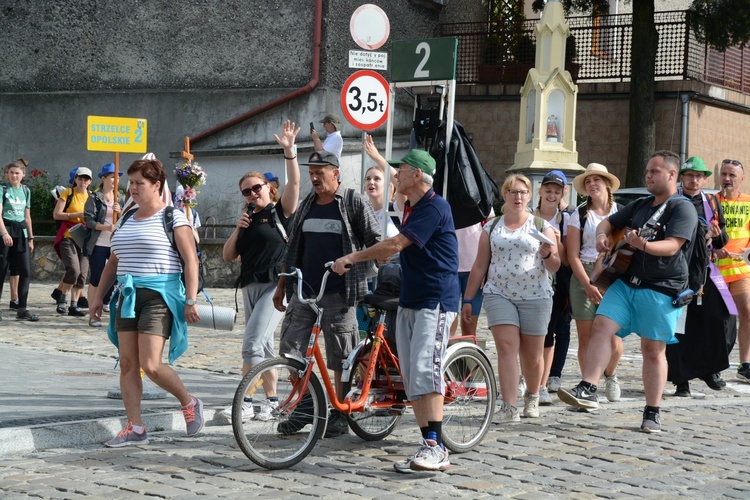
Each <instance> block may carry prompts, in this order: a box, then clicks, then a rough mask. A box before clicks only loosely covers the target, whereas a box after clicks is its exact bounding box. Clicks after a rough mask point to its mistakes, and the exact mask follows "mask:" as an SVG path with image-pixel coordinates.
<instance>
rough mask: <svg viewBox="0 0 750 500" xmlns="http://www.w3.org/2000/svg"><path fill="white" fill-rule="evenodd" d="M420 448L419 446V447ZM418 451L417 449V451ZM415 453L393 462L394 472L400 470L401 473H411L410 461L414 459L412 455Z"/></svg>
mask: <svg viewBox="0 0 750 500" xmlns="http://www.w3.org/2000/svg"><path fill="white" fill-rule="evenodd" d="M420 450H421V448H420ZM417 453H419V451H418V452H417ZM415 456H416V455H412V456H410V457H409V458H405V459H403V460H399V461H398V462H393V468H394V469H395V471H396V472H400V473H401V474H411V473H413V472H414V471H413V470H411V463H412V461H413V460H414V457H415Z"/></svg>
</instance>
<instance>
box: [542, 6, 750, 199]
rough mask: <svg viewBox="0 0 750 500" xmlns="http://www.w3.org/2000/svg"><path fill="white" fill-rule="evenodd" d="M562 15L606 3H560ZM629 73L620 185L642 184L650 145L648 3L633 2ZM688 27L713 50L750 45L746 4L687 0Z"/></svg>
mask: <svg viewBox="0 0 750 500" xmlns="http://www.w3.org/2000/svg"><path fill="white" fill-rule="evenodd" d="M545 3H546V2H545V0H534V2H533V3H532V8H533V9H534V10H535V11H540V10H542V9H543V8H544V4H545ZM562 3H563V8H564V9H565V12H570V11H571V10H576V11H580V12H593V13H595V14H596V13H597V12H608V10H609V1H608V0H562ZM632 5H633V33H632V37H633V39H632V43H631V49H630V50H631V57H630V60H631V73H630V124H629V131H630V135H629V138H628V162H627V173H626V176H625V185H626V186H638V185H641V184H643V178H644V174H645V169H646V164H647V163H648V158H649V157H650V156H651V153H652V152H653V151H654V147H655V144H656V139H655V133H654V129H655V124H654V114H655V111H654V100H655V89H656V82H655V81H654V74H655V67H656V51H657V48H658V44H659V34H658V32H657V31H656V26H655V24H654V11H655V9H654V0H635V1H633V2H632ZM689 11H690V15H689V23H690V26H691V29H692V30H693V31H694V32H695V33H696V36H697V38H698V40H699V41H701V42H703V41H705V42H708V43H709V44H710V45H712V46H714V47H716V48H717V49H719V50H726V48H727V47H730V46H732V45H735V44H738V43H747V42H748V41H749V40H750V9H748V0H693V3H692V5H691V7H690V9H689Z"/></svg>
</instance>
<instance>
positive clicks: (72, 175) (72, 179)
mask: <svg viewBox="0 0 750 500" xmlns="http://www.w3.org/2000/svg"><path fill="white" fill-rule="evenodd" d="M76 172H78V167H73V170H71V171H70V179H69V180H68V184H73V181H74V180H75V178H76Z"/></svg>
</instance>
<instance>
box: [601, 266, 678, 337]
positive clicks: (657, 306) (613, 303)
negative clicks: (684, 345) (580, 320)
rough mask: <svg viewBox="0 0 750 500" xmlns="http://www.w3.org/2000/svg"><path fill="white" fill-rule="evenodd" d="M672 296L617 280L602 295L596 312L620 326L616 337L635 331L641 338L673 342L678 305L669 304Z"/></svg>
mask: <svg viewBox="0 0 750 500" xmlns="http://www.w3.org/2000/svg"><path fill="white" fill-rule="evenodd" d="M672 300H673V298H672V297H670V296H669V295H665V294H663V293H659V292H656V291H654V290H649V289H648V288H632V287H630V286H628V285H626V284H625V283H623V282H622V280H617V281H615V282H614V283H613V284H612V286H610V287H609V288H608V289H607V293H605V294H604V297H602V302H601V304H599V309H598V310H597V311H596V314H597V315H599V314H601V315H602V316H606V317H607V318H609V319H611V320H612V321H614V322H615V323H617V324H618V325H619V326H620V328H621V330H620V331H618V332H617V336H618V337H623V338H625V337H627V336H628V335H630V334H631V333H635V334H637V335H639V336H640V337H642V338H644V339H649V340H656V341H659V342H664V343H666V344H676V343H677V338H676V337H675V336H674V331H675V328H676V326H677V320H678V319H679V318H680V313H681V312H682V308H681V307H675V306H673V305H672Z"/></svg>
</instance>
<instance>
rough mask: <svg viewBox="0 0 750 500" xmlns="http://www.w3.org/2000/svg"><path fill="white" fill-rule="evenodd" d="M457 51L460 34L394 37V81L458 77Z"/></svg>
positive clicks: (392, 76)
mask: <svg viewBox="0 0 750 500" xmlns="http://www.w3.org/2000/svg"><path fill="white" fill-rule="evenodd" d="M457 54H458V39H457V38H447V37H446V38H429V39H426V40H400V41H395V42H393V48H392V60H393V63H392V66H391V81H393V82H418V81H424V80H453V79H455V77H456V55H457Z"/></svg>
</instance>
